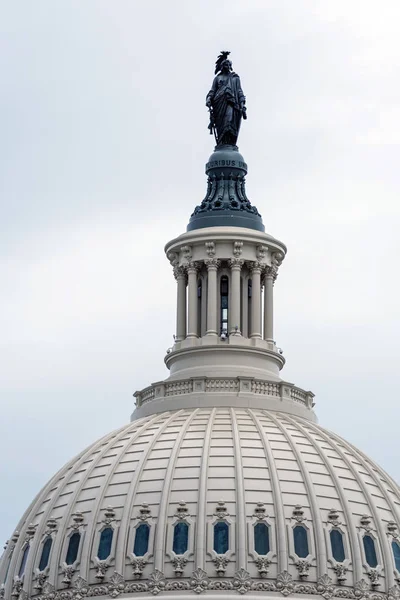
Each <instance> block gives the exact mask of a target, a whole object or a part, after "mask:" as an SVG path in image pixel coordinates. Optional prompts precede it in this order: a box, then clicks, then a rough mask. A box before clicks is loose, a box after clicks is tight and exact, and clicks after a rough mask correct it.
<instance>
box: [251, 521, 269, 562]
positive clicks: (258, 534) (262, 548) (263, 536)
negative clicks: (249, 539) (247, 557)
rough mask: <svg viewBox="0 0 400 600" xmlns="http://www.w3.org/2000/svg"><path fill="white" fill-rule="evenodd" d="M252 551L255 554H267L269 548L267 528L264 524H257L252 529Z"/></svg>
mask: <svg viewBox="0 0 400 600" xmlns="http://www.w3.org/2000/svg"><path fill="white" fill-rule="evenodd" d="M254 549H255V551H256V552H257V554H261V555H264V554H268V552H269V550H270V548H269V528H268V525H266V524H265V523H257V525H256V526H255V527H254Z"/></svg>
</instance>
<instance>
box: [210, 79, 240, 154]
mask: <svg viewBox="0 0 400 600" xmlns="http://www.w3.org/2000/svg"><path fill="white" fill-rule="evenodd" d="M207 101H211V106H212V109H213V115H214V122H215V127H216V130H217V138H218V145H222V144H233V145H234V144H236V141H237V138H238V135H239V129H240V122H241V119H242V105H243V103H244V102H245V96H244V94H243V91H242V87H241V85H240V77H239V75H236V73H228V74H222V73H220V74H219V75H217V76H216V77H215V78H214V81H213V84H212V88H211V90H210V91H209V92H208V94H207Z"/></svg>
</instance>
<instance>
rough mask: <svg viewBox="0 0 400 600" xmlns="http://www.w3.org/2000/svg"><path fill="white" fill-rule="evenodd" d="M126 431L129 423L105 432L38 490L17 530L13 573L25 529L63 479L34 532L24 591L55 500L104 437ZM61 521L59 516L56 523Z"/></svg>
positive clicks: (53, 574)
mask: <svg viewBox="0 0 400 600" xmlns="http://www.w3.org/2000/svg"><path fill="white" fill-rule="evenodd" d="M125 433H126V427H122V428H120V429H117V430H116V431H113V432H111V433H109V434H108V435H105V436H103V437H102V438H100V439H99V440H98V441H97V442H95V443H94V444H92V445H91V446H89V447H88V448H86V449H85V450H84V451H83V452H80V453H79V454H78V455H77V456H75V457H74V458H72V459H71V460H70V461H69V462H68V463H67V464H66V465H65V466H64V467H63V468H62V469H60V470H59V471H58V472H57V473H56V474H55V475H54V477H53V478H52V479H51V480H50V482H49V483H48V484H47V485H46V486H45V487H44V488H43V490H42V491H41V492H39V494H38V495H37V496H36V498H35V500H34V502H33V503H32V504H31V506H30V507H29V509H28V511H27V512H26V513H25V515H24V517H23V519H22V522H23V525H22V527H21V528H18V531H20V536H19V540H18V543H17V544H16V547H15V549H14V552H13V557H12V560H11V563H10V567H9V571H10V573H13V572H15V570H16V564H17V562H18V560H19V555H20V551H21V548H22V547H23V545H24V540H25V532H26V528H27V526H28V525H29V524H30V523H31V522H34V521H36V516H37V513H38V512H40V510H41V509H42V506H43V503H44V502H45V500H46V498H47V496H48V494H49V492H50V491H51V490H52V489H53V488H54V486H55V484H56V482H60V483H59V485H57V486H56V490H55V491H54V494H53V496H52V497H51V499H50V501H49V502H48V504H47V507H46V509H45V510H44V512H43V514H42V515H41V517H40V523H39V527H38V528H37V530H36V532H35V536H34V538H33V543H32V544H31V550H30V552H29V554H30V556H28V561H27V564H26V567H25V575H24V585H23V589H24V590H25V591H27V590H29V589H30V588H31V587H32V579H33V565H34V564H35V561H36V556H37V551H38V549H39V547H40V541H41V536H42V534H43V532H44V531H45V527H46V522H47V519H48V518H49V517H50V516H52V515H51V512H52V511H53V509H54V505H55V503H56V502H57V501H59V498H60V494H61V493H62V491H63V490H65V487H66V485H67V484H68V483H69V482H70V481H71V478H72V477H74V476H75V474H76V470H77V469H78V468H80V467H81V466H82V465H83V464H84V463H85V461H86V460H87V458H88V454H89V453H91V454H92V453H93V452H96V451H97V450H98V449H99V448H101V447H102V445H104V442H105V440H107V439H110V438H111V439H112V441H113V442H114V440H115V437H116V436H117V435H118V434H121V435H125ZM60 480H61V481H60ZM83 480H85V478H83ZM58 522H59V521H58V520H57V523H58ZM56 540H57V538H56ZM53 553H54V548H53ZM50 574H51V575H52V578H53V580H54V582H55V583H57V581H56V580H57V574H56V573H54V572H52V571H49V579H50V580H52V579H51V578H50ZM12 579H13V578H12V577H9V578H8V580H7V585H6V590H5V592H6V593H8V594H11V587H12Z"/></svg>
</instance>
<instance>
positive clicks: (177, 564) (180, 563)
mask: <svg viewBox="0 0 400 600" xmlns="http://www.w3.org/2000/svg"><path fill="white" fill-rule="evenodd" d="M187 562H188V561H187V558H185V557H184V556H175V558H174V559H173V561H172V564H173V565H174V571H175V575H176V576H177V577H181V576H182V575H183V571H184V570H185V567H186V565H187Z"/></svg>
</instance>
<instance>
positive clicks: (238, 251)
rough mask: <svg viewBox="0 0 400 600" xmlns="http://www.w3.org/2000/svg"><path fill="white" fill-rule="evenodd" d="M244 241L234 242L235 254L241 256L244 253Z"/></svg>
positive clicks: (237, 256) (236, 256)
mask: <svg viewBox="0 0 400 600" xmlns="http://www.w3.org/2000/svg"><path fill="white" fill-rule="evenodd" d="M242 249H243V242H233V256H234V257H235V258H239V256H240V255H241V254H242Z"/></svg>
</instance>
